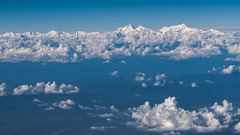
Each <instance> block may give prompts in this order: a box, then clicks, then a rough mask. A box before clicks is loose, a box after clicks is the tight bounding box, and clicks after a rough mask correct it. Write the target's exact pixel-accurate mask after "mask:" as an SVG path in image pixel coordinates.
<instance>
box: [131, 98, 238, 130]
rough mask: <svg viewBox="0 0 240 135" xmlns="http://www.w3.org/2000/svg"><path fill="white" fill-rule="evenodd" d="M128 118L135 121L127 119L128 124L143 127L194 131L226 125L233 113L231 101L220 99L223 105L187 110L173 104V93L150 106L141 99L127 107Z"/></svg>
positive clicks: (145, 128)
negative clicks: (128, 110)
mask: <svg viewBox="0 0 240 135" xmlns="http://www.w3.org/2000/svg"><path fill="white" fill-rule="evenodd" d="M130 111H131V113H132V118H133V119H135V120H136V121H134V122H128V125H132V126H135V127H137V128H140V129H143V130H147V131H157V132H171V131H174V132H175V131H197V132H199V133H202V132H213V131H220V130H222V129H225V128H228V127H229V125H231V124H232V123H231V122H233V121H232V118H233V117H235V116H236V114H237V113H236V112H234V111H233V107H232V104H231V103H229V102H227V101H226V100H224V101H223V105H219V104H218V103H215V104H214V105H213V106H212V107H210V108H209V109H208V108H206V107H205V108H201V109H199V110H198V111H195V110H193V111H188V110H184V109H182V108H180V107H178V106H177V101H176V99H175V97H169V98H167V99H165V101H164V102H163V103H161V104H155V105H154V106H153V107H151V106H150V104H149V102H145V104H144V105H141V106H139V107H137V108H130ZM238 129H239V125H236V126H235V130H238Z"/></svg>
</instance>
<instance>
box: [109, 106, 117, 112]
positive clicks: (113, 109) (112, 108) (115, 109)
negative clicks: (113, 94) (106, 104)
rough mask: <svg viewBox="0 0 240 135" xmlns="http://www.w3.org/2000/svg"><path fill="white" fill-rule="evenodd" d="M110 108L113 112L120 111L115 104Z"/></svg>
mask: <svg viewBox="0 0 240 135" xmlns="http://www.w3.org/2000/svg"><path fill="white" fill-rule="evenodd" d="M110 110H111V111H112V112H118V109H117V108H116V107H115V106H114V105H111V106H110Z"/></svg>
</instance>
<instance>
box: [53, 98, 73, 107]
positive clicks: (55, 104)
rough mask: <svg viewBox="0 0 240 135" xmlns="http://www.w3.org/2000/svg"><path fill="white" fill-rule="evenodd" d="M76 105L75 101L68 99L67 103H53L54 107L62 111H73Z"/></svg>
mask: <svg viewBox="0 0 240 135" xmlns="http://www.w3.org/2000/svg"><path fill="white" fill-rule="evenodd" d="M74 104H75V103H74V101H73V100H71V99H67V100H65V101H60V103H53V106H55V107H58V108H61V109H65V110H69V109H72V106H73V105H74Z"/></svg>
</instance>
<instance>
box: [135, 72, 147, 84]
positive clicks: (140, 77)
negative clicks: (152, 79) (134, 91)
mask: <svg viewBox="0 0 240 135" xmlns="http://www.w3.org/2000/svg"><path fill="white" fill-rule="evenodd" d="M145 76H146V74H145V73H141V72H138V73H137V76H136V77H135V81H137V82H142V81H144V80H145Z"/></svg>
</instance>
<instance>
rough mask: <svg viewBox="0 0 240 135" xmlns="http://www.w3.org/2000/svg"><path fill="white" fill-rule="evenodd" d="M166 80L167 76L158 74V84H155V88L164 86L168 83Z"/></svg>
mask: <svg viewBox="0 0 240 135" xmlns="http://www.w3.org/2000/svg"><path fill="white" fill-rule="evenodd" d="M166 78H167V76H166V75H165V74H157V76H156V77H155V79H156V82H155V83H154V86H164V85H165V83H166V82H167V80H166Z"/></svg>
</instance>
